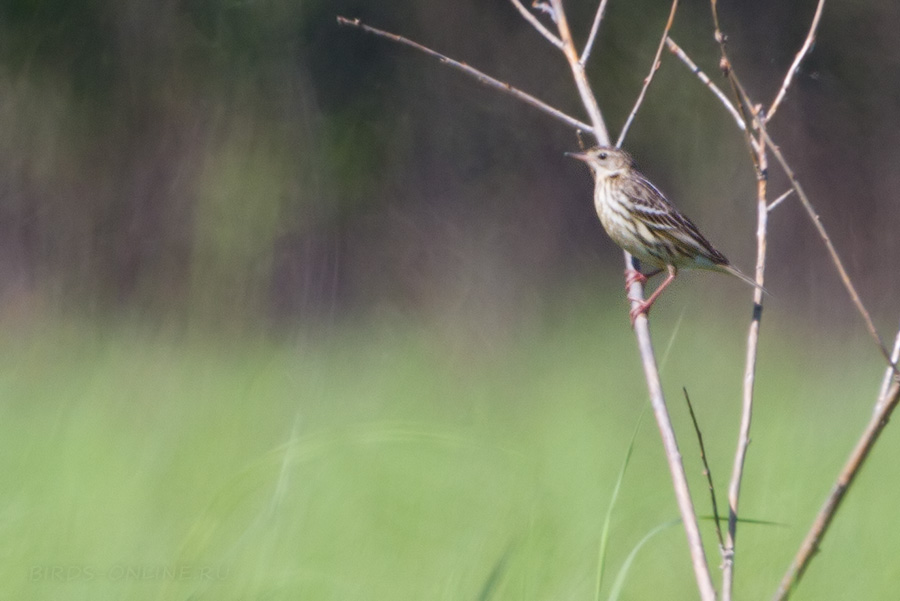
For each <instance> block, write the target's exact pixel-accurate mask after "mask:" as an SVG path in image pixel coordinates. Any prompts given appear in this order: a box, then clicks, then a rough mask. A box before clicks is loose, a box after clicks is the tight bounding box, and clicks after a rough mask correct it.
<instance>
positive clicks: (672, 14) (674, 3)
mask: <svg viewBox="0 0 900 601" xmlns="http://www.w3.org/2000/svg"><path fill="white" fill-rule="evenodd" d="M677 10H678V0H672V9H671V10H670V11H669V20H668V21H666V27H665V29H663V34H662V38H660V40H659V46H658V47H657V48H656V54H655V55H654V56H653V63H652V64H651V65H650V73H648V74H647V77H645V78H644V85H643V86H642V87H641V93H640V94H638V97H637V100H636V101H635V102H634V108H632V109H631V113H629V114H628V119H626V120H625V125H623V126H622V131H621V132H619V139H618V140H616V148H620V147H621V146H622V142H624V141H625V136H626V135H627V134H628V129H629V128H630V127H631V122H632V121H634V116H635V115H637V112H638V109H639V108H641V104H643V102H644V96H646V95H647V88H649V87H650V82H652V81H653V76H654V75H656V72H657V70H659V65H660V60H659V59H660V57H661V56H662V51H663V48H664V47H665V45H666V40H667V39H668V38H669V31H670V30H671V29H672V23H673V22H674V21H675V12H676V11H677Z"/></svg>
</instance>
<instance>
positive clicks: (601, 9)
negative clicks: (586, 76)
mask: <svg viewBox="0 0 900 601" xmlns="http://www.w3.org/2000/svg"><path fill="white" fill-rule="evenodd" d="M608 1H609V0H600V5H599V6H598V7H597V14H595V15H594V23H593V24H592V25H591V33H590V35H589V36H588V40H587V43H586V44H585V45H584V50H583V51H582V52H581V58H580V59H579V60H578V62H579V63H581V66H582V67H583V66H584V65H586V64H587V62H588V58H589V57H590V56H591V50H593V48H594V40H596V39H597V32H598V31H599V30H600V21H602V20H603V14H604V13H605V12H606V3H607V2H608Z"/></svg>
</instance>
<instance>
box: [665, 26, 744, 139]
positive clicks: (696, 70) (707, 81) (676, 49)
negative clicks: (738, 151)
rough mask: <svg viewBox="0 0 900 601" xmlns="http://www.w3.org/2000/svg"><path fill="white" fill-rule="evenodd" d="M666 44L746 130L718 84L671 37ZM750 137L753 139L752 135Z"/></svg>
mask: <svg viewBox="0 0 900 601" xmlns="http://www.w3.org/2000/svg"><path fill="white" fill-rule="evenodd" d="M666 45H667V46H668V47H669V50H670V51H671V52H672V54H674V55H675V56H677V57H678V58H679V59H681V62H683V63H684V64H685V65H686V66H687V68H688V69H690V70H691V72H693V73H694V75H696V76H697V77H698V78H699V79H700V81H701V82H702V83H703V85H705V86H706V87H707V88H709V90H710V91H711V92H712V93H713V94H715V96H716V98H718V99H719V101H720V102H721V103H722V106H724V107H725V108H726V109H727V110H728V112H729V113H731V116H732V117H734V122H735V123H736V124H737V126H738V129H740V130H741V131H747V124H746V123H745V122H744V119H743V117H741V114H740V112H738V110H737V109H736V108H735V107H734V103H732V102H731V101H730V100H729V99H728V96H726V95H725V92H723V91H722V90H721V89H719V86H717V85H716V84H714V83H713V82H712V80H710V78H709V77H708V76H707V75H706V73H704V72H703V71H701V70H700V67H698V66H697V64H696V63H695V62H694V61H692V60H691V57H689V56H688V55H687V53H686V52H685V51H684V50H682V49H681V46H679V45H678V44H676V43H675V40H673V39H672V38H671V37H669V38H666ZM750 139H751V140H753V138H752V137H751V138H750ZM753 144H756V140H753ZM754 150H756V147H755V146H754Z"/></svg>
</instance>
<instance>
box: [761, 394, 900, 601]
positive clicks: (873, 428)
mask: <svg viewBox="0 0 900 601" xmlns="http://www.w3.org/2000/svg"><path fill="white" fill-rule="evenodd" d="M898 401H900V380H898V379H896V378H894V379H893V382H892V383H891V385H890V387H889V388H888V390H887V391H886V394H885V395H884V396H883V397H882V398H880V399H878V402H877V403H876V405H877V406H881V410H880V411H878V412H877V413H876V414H875V415H874V416H873V417H872V420H871V421H870V422H869V424H868V425H867V426H866V429H865V431H864V432H863V434H862V436H861V437H860V439H859V441H858V442H857V443H856V447H854V449H853V452H851V453H850V457H849V458H848V459H847V462H846V463H845V464H844V467H843V469H842V470H841V472H840V474H839V475H838V478H837V481H836V482H835V483H834V486H833V487H832V489H831V493H830V494H829V495H828V498H827V499H826V500H825V504H824V505H823V506H822V509H820V510H819V513H818V515H816V519H815V520H814V521H813V524H812V527H811V528H810V530H809V532H808V533H807V535H806V538H804V539H803V543H802V544H801V545H800V550H799V551H798V552H797V555H796V556H795V557H794V561H793V562H791V565H790V567H789V568H788V571H787V573H786V574H785V575H784V578H783V579H782V580H781V584H780V585H779V587H778V590H777V591H776V592H775V596H774V597H772V599H773V601H784V600H785V599H787V598H788V597H789V596H790V594H791V592H793V589H794V587H795V586H796V585H797V583H798V582H799V581H800V579H801V578H802V577H803V574H804V572H805V571H806V569H807V568H808V567H809V562H810V561H812V558H813V557H814V556H815V555H816V552H817V551H818V550H819V545H820V544H821V542H822V539H824V538H825V534H826V533H827V532H828V527H829V526H830V525H831V521H832V520H833V519H834V516H835V514H836V513H837V510H838V509H839V508H840V506H841V502H842V501H843V500H844V496H845V495H846V493H847V490H848V489H849V488H850V486H851V485H852V484H853V480H854V479H855V478H856V476H857V474H859V471H860V470H861V469H862V466H863V464H864V463H865V461H866V459H867V458H868V456H869V453H870V452H871V450H872V447H873V446H875V443H876V442H877V441H878V437H879V435H880V434H881V431H882V430H883V429H884V427H885V426H886V425H887V423H888V419H890V416H891V413H893V411H894V409H895V408H896V407H897V403H898Z"/></svg>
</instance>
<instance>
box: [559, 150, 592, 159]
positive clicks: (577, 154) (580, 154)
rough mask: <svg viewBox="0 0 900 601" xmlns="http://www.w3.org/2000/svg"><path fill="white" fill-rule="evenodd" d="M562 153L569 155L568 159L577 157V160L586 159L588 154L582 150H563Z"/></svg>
mask: <svg viewBox="0 0 900 601" xmlns="http://www.w3.org/2000/svg"><path fill="white" fill-rule="evenodd" d="M563 154H564V155H566V156H567V157H569V158H570V159H578V160H579V161H587V160H588V155H586V154H585V153H583V152H564V153H563Z"/></svg>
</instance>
